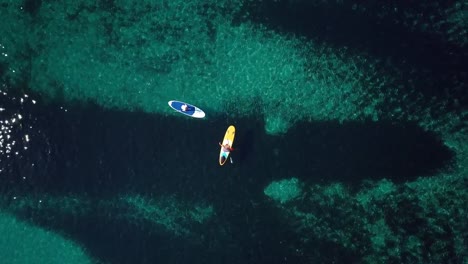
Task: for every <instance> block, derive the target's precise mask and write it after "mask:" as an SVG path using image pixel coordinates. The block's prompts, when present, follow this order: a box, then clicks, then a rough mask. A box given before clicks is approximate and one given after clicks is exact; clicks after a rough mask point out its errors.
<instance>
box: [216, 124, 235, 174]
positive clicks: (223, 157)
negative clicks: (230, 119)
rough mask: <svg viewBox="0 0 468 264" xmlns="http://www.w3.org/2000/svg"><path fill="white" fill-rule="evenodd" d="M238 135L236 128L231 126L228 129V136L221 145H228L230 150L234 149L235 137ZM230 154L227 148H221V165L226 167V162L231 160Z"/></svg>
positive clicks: (226, 135) (225, 136)
mask: <svg viewBox="0 0 468 264" xmlns="http://www.w3.org/2000/svg"><path fill="white" fill-rule="evenodd" d="M235 135H236V128H235V127H234V126H229V127H228V129H227V130H226V134H225V135H224V139H223V142H221V144H222V145H223V146H225V145H226V144H227V145H228V146H229V148H232V144H234V137H235ZM229 153H230V151H229V150H228V151H226V148H224V147H221V150H220V151H219V165H221V166H222V165H224V163H226V160H227V159H228V158H229Z"/></svg>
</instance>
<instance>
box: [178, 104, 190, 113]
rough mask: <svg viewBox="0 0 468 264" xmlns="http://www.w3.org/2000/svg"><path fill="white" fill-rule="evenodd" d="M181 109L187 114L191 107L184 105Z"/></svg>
mask: <svg viewBox="0 0 468 264" xmlns="http://www.w3.org/2000/svg"><path fill="white" fill-rule="evenodd" d="M180 109H182V111H184V112H187V111H188V110H189V107H188V105H186V104H183V105H182V106H181V107H180Z"/></svg>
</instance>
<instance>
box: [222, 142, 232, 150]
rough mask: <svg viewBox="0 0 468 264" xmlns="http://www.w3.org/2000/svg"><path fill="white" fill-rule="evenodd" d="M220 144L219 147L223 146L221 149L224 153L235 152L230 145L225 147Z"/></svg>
mask: <svg viewBox="0 0 468 264" xmlns="http://www.w3.org/2000/svg"><path fill="white" fill-rule="evenodd" d="M218 144H219V146H221V147H222V148H223V152H231V151H233V150H234V149H233V148H231V147H230V146H229V144H227V143H226V144H224V145H222V144H221V142H218Z"/></svg>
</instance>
